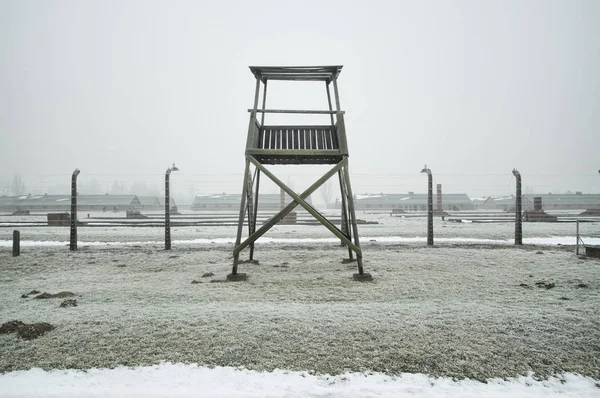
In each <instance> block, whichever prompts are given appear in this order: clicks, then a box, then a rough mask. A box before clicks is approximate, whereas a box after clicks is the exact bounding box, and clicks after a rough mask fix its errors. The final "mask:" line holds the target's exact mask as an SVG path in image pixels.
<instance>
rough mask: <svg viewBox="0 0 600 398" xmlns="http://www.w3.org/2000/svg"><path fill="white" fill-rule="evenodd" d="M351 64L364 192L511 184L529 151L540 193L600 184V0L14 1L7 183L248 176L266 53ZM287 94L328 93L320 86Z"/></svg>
mask: <svg viewBox="0 0 600 398" xmlns="http://www.w3.org/2000/svg"><path fill="white" fill-rule="evenodd" d="M337 64H341V65H344V69H343V70H342V73H341V74H340V78H339V87H340V95H341V105H342V109H344V110H345V111H346V124H347V131H348V141H349V149H350V170H351V173H352V175H353V181H352V182H353V186H354V191H355V193H356V192H361V193H362V192H374V193H378V192H380V191H389V192H406V191H409V190H410V191H421V192H423V191H424V190H425V186H423V184H422V183H423V182H424V181H425V179H424V178H425V177H424V176H423V175H419V174H418V172H419V171H420V169H421V168H422V167H423V165H424V164H427V165H428V166H429V167H430V168H431V169H432V170H433V172H434V176H435V179H436V181H437V182H440V183H441V182H443V183H444V184H445V186H446V192H449V191H453V192H467V193H470V194H472V195H473V196H476V195H484V194H495V193H496V194H497V193H502V192H511V190H512V189H513V186H514V178H513V177H512V175H511V173H510V172H511V170H512V169H513V168H517V169H519V171H520V172H521V174H522V175H523V182H524V185H526V186H529V187H530V189H532V190H536V191H539V192H548V191H553V190H560V191H564V190H567V189H572V190H583V191H585V192H600V175H598V169H600V161H599V157H598V154H599V153H600V140H599V139H598V137H599V136H600V73H599V72H598V71H600V2H598V1H594V0H590V1H572V0H565V1H549V0H543V1H521V0H519V1H419V2H417V1H372V2H348V1H339V2H338V1H336V2H334V1H315V2H302V3H297V2H286V1H261V2H248V1H222V2H202V1H164V2H163V1H21V0H15V1H8V0H0V150H1V157H0V181H5V182H6V181H9V180H10V178H11V176H13V175H14V173H19V174H20V175H22V176H23V177H24V178H25V181H26V182H29V183H30V184H31V185H32V189H34V190H35V188H36V187H37V188H39V189H45V188H46V187H44V186H43V185H44V183H43V181H50V180H53V179H54V178H56V177H59V178H64V177H63V176H67V178H66V181H65V185H66V184H68V175H69V174H70V173H71V172H72V171H73V169H75V168H80V169H81V170H82V174H81V178H82V179H84V180H83V183H86V181H87V183H88V184H90V183H91V181H90V179H95V180H96V182H98V181H99V182H100V185H102V188H103V189H104V190H108V189H109V188H108V187H110V184H111V183H112V182H113V181H115V180H124V181H128V179H133V180H135V181H139V180H146V181H147V182H148V183H149V184H151V185H152V184H154V186H155V189H156V190H157V191H158V192H161V191H160V190H161V184H160V176H161V174H163V173H164V171H165V169H166V168H167V167H168V166H170V165H171V164H172V163H173V162H175V163H176V164H177V166H178V167H179V168H180V170H181V171H180V172H179V174H177V175H173V183H174V184H175V182H176V181H177V178H179V184H180V185H179V190H180V191H185V192H191V191H196V193H211V192H220V191H225V190H227V191H228V192H229V193H239V192H241V177H242V174H243V166H244V155H243V153H244V146H245V142H246V134H247V125H248V117H249V115H248V113H247V111H246V110H247V109H248V108H250V107H251V106H252V102H253V98H254V92H253V91H254V85H255V80H254V78H253V76H252V75H251V73H250V71H249V70H248V65H337ZM269 94H270V95H269V96H268V103H267V107H271V108H284V107H291V108H310V109H325V107H326V97H325V90H324V87H322V86H321V85H316V86H315V85H311V84H309V85H308V87H306V88H305V87H304V85H302V84H299V83H279V84H278V82H273V83H272V84H270V85H269ZM282 170H283V171H281V173H283V174H282V175H283V176H284V177H283V178H282V179H283V180H284V181H285V179H286V177H285V176H287V177H288V178H293V179H295V180H298V181H299V182H298V184H300V185H301V184H302V183H301V181H302V179H303V177H301V175H302V173H304V171H303V170H302V169H301V168H293V167H292V166H290V167H287V168H283V169H282ZM215 175H217V176H215ZM299 175H300V176H299ZM132 176H134V177H132ZM290 176H291V177H290ZM86 178H87V180H85V179H86ZM309 180H310V178H309ZM492 180H493V181H495V182H493V183H492V182H490V181H492ZM40 181H42V182H40ZM211 181H212V182H213V183H214V184H212V185H211ZM308 182H309V183H310V182H311V181H308ZM174 190H175V191H176V189H175V188H174Z"/></svg>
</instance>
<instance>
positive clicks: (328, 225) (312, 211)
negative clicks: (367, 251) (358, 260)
mask: <svg viewBox="0 0 600 398" xmlns="http://www.w3.org/2000/svg"><path fill="white" fill-rule="evenodd" d="M248 159H249V160H250V162H252V164H254V166H256V167H257V168H258V169H259V170H260V171H262V172H263V173H264V174H265V175H266V176H267V177H269V178H270V179H271V180H272V181H273V182H274V183H275V184H277V185H279V187H280V188H281V189H283V190H284V191H285V192H286V193H287V194H288V195H289V196H290V197H291V198H292V199H294V201H295V203H291V204H293V205H294V207H295V206H296V205H298V204H299V205H300V206H302V207H304V209H306V211H308V212H309V213H310V214H312V215H313V217H315V218H316V219H317V220H318V221H319V222H320V223H321V224H323V226H324V227H325V228H327V229H328V230H330V231H331V232H332V233H333V234H334V235H335V236H337V237H338V238H340V240H341V241H342V242H344V243H345V244H346V245H347V246H348V247H350V248H351V249H352V250H354V252H355V253H356V255H357V256H359V257H362V250H361V249H360V248H359V247H358V246H356V245H355V244H354V243H352V241H351V240H350V239H348V237H347V236H346V235H345V234H344V233H343V232H342V231H340V230H339V229H338V228H337V227H336V226H335V225H333V224H332V223H331V222H330V221H329V220H327V219H326V218H325V217H323V216H322V215H321V214H320V213H319V212H318V211H316V210H315V209H314V208H313V207H312V206H311V205H309V204H308V203H306V201H305V200H304V198H303V197H301V196H300V195H298V194H297V193H296V192H294V191H293V190H292V189H290V188H289V187H288V186H287V185H285V184H284V183H283V182H282V181H281V180H280V179H279V178H277V177H276V176H275V175H274V174H273V173H271V172H270V171H269V170H268V169H267V168H266V167H264V166H263V165H262V164H260V163H259V162H258V160H256V159H255V158H254V157H253V156H248ZM347 162H348V159H347V158H344V160H342V161H341V162H340V163H338V164H337V166H336V167H334V168H333V169H331V170H330V171H329V172H328V173H327V174H325V175H324V176H323V177H321V178H320V179H319V180H318V181H317V182H315V183H314V184H313V185H312V186H311V187H310V188H309V189H307V191H308V190H311V189H312V191H314V190H316V189H317V188H318V187H319V186H321V185H322V184H323V183H324V182H325V181H327V180H328V179H329V178H330V177H331V176H333V174H334V173H335V172H336V171H337V170H339V169H341V168H342V167H344V166H345V165H346V164H347ZM312 191H311V193H312ZM304 193H306V191H305V192H304ZM304 193H303V194H304ZM306 196H308V195H306ZM306 196H305V197H306ZM284 210H285V209H284ZM290 210H291V209H290ZM288 212H289V211H288ZM279 214H281V212H280V213H279ZM286 214H287V213H286ZM269 228H270V227H269Z"/></svg>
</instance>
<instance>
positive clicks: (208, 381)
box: [0, 363, 600, 398]
mask: <svg viewBox="0 0 600 398" xmlns="http://www.w3.org/2000/svg"><path fill="white" fill-rule="evenodd" d="M595 384H596V382H595V381H594V380H593V379H591V378H589V377H584V376H579V375H573V374H566V375H561V376H559V377H550V378H548V379H547V380H541V381H540V380H535V379H533V378H532V377H530V376H528V377H523V376H521V377H517V378H510V379H508V380H502V379H491V380H488V381H487V382H486V383H482V382H478V381H473V380H452V379H449V378H433V377H429V376H426V375H423V374H411V373H404V374H401V375H398V376H388V375H385V374H382V373H370V374H364V373H362V374H361V373H346V374H343V375H339V376H329V375H312V374H309V373H307V372H291V371H283V370H275V371H273V372H256V371H248V370H243V369H235V368H231V367H217V368H206V367H202V366H197V365H183V364H170V363H167V364H160V365H156V366H149V367H137V368H125V367H118V368H115V369H92V370H89V371H85V372H82V371H74V370H67V371H56V370H55V371H50V372H45V371H43V370H41V369H32V370H28V371H21V372H12V373H8V374H5V375H0V396H2V397H7V398H8V397H28V398H37V397H59V398H69V397H82V396H85V397H104V398H111V397H181V398H183V397H223V398H224V397H232V398H245V397H260V398H262V397H271V398H276V397H286V398H293V397H344V398H353V397H356V398H364V397H390V398H397V397H430V398H440V397H473V398H480V397H486V398H497V397H519V398H534V397H539V398H543V397H573V398H586V397H597V396H598V395H599V394H600V389H599V388H598V387H597V386H596V385H595Z"/></svg>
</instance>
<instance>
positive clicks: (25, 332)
mask: <svg viewBox="0 0 600 398" xmlns="http://www.w3.org/2000/svg"><path fill="white" fill-rule="evenodd" d="M52 329H54V326H53V325H51V324H49V323H47V322H39V323H30V324H26V323H23V322H21V321H8V322H6V323H4V324H2V326H0V334H8V333H17V334H18V335H19V337H20V338H22V339H24V340H33V339H37V338H38V337H40V336H42V335H43V334H44V333H46V332H48V331H50V330H52Z"/></svg>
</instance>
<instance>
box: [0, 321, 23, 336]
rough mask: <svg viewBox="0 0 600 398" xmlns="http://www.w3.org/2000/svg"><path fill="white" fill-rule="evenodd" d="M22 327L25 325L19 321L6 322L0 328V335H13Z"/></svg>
mask: <svg viewBox="0 0 600 398" xmlns="http://www.w3.org/2000/svg"><path fill="white" fill-rule="evenodd" d="M23 326H25V324H24V323H23V322H21V321H8V322H6V323H4V324H2V326H0V334H8V333H14V332H16V331H18V330H19V328H22V327H23Z"/></svg>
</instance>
